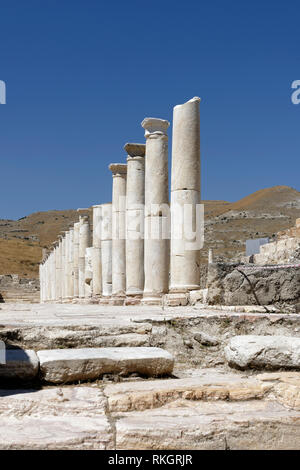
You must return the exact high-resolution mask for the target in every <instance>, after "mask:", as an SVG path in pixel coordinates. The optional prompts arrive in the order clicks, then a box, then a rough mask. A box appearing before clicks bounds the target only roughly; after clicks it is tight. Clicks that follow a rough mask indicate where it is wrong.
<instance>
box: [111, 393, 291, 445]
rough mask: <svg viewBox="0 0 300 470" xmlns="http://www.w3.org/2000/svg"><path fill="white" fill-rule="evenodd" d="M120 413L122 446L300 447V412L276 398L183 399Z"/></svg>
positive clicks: (118, 434) (119, 441)
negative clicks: (276, 400)
mask: <svg viewBox="0 0 300 470" xmlns="http://www.w3.org/2000/svg"><path fill="white" fill-rule="evenodd" d="M115 417H116V418H117V419H116V448H117V449H125V450H128V449H130V450H133V449H141V450H146V449H149V450H153V449H160V450H165V449H170V450H179V449H188V450H222V449H232V450H233V449H236V450H245V449H247V450H251V449H255V450H262V449H263V450H281V449H284V450H289V449H300V412H299V411H294V410H287V409H286V408H285V407H283V406H282V405H280V404H278V403H276V402H272V401H265V400H251V401H246V402H245V401H243V402H226V401H225V402H194V401H187V400H178V401H177V402H173V403H172V404H168V405H166V406H164V407H161V408H158V409H153V410H146V411H135V412H131V413H116V414H115Z"/></svg>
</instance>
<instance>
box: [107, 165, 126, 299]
mask: <svg viewBox="0 0 300 470" xmlns="http://www.w3.org/2000/svg"><path fill="white" fill-rule="evenodd" d="M109 169H110V170H111V171H112V174H113V190H112V300H111V303H112V304H114V305H122V304H123V303H124V300H125V291H126V232H125V230H126V173H127V165H125V164H121V163H112V164H111V165H109Z"/></svg>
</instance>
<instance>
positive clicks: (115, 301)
mask: <svg viewBox="0 0 300 470" xmlns="http://www.w3.org/2000/svg"><path fill="white" fill-rule="evenodd" d="M124 303H125V296H123V295H122V296H118V295H113V296H112V297H111V298H110V301H109V305H124Z"/></svg>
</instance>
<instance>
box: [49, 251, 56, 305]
mask: <svg viewBox="0 0 300 470" xmlns="http://www.w3.org/2000/svg"><path fill="white" fill-rule="evenodd" d="M49 259H50V283H51V298H50V299H51V302H54V301H55V299H56V293H55V287H56V279H55V274H56V273H55V269H56V268H55V255H54V249H53V248H52V251H51V253H50V258H49Z"/></svg>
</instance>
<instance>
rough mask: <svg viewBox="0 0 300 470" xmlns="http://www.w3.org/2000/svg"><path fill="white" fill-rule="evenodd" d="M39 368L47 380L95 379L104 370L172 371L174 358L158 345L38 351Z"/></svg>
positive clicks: (167, 372)
mask: <svg viewBox="0 0 300 470" xmlns="http://www.w3.org/2000/svg"><path fill="white" fill-rule="evenodd" d="M37 355H38V358H39V361H40V372H41V375H42V377H43V379H44V380H45V381H47V382H50V383H68V382H74V381H77V380H88V379H97V378H99V377H101V376H102V375H103V374H124V375H127V374H129V373H133V372H136V373H139V374H141V375H146V376H154V377H156V376H162V375H167V374H171V372H172V370H173V366H174V359H173V357H172V356H171V354H170V353H168V352H167V351H165V350H163V349H160V348H150V347H138V348H134V347H133V348H124V347H119V348H83V349H52V350H45V351H38V353H37Z"/></svg>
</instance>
